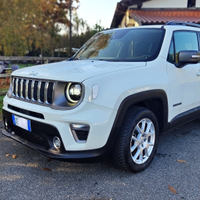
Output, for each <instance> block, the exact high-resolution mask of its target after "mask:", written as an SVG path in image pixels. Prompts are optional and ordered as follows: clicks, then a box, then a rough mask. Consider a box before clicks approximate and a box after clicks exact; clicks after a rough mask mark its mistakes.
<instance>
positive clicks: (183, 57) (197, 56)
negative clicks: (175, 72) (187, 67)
mask: <svg viewBox="0 0 200 200" xmlns="http://www.w3.org/2000/svg"><path fill="white" fill-rule="evenodd" d="M178 61H179V63H180V64H189V63H191V64H192V63H193V64H195V63H198V62H200V52H199V51H180V52H179V53H178Z"/></svg>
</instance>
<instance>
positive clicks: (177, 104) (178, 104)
mask: <svg viewBox="0 0 200 200" xmlns="http://www.w3.org/2000/svg"><path fill="white" fill-rule="evenodd" d="M180 105H182V102H180V103H176V104H174V105H173V107H176V106H180Z"/></svg>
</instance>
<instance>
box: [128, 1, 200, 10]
mask: <svg viewBox="0 0 200 200" xmlns="http://www.w3.org/2000/svg"><path fill="white" fill-rule="evenodd" d="M197 2H198V5H199V7H200V0H196V4H197ZM187 3H188V0H151V1H148V2H144V3H143V6H142V8H187ZM133 7H135V6H133ZM130 8H131V6H130Z"/></svg>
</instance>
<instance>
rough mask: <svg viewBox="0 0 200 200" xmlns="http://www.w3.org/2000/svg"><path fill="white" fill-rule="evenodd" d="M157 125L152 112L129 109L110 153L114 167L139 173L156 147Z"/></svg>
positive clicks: (142, 109) (134, 108)
mask: <svg viewBox="0 0 200 200" xmlns="http://www.w3.org/2000/svg"><path fill="white" fill-rule="evenodd" d="M158 135H159V133H158V123H157V119H156V116H155V115H154V113H153V112H152V111H150V110H149V109H146V108H142V107H133V108H131V109H130V110H129V111H128V113H127V115H126V117H125V119H124V121H123V124H122V127H121V130H120V132H119V134H118V138H117V142H116V144H115V146H114V149H113V152H112V159H113V162H114V165H115V166H117V167H118V168H121V169H123V170H125V171H132V172H140V171H142V170H144V169H145V168H147V166H148V165H149V164H150V163H151V161H152V160H153V157H154V155H155V152H156V149H157V146H158Z"/></svg>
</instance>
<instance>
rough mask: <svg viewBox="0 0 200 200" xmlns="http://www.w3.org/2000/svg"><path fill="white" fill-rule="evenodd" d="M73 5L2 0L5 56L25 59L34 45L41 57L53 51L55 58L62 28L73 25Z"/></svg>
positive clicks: (56, 0) (0, 26) (64, 1)
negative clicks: (26, 52) (70, 13)
mask: <svg viewBox="0 0 200 200" xmlns="http://www.w3.org/2000/svg"><path fill="white" fill-rule="evenodd" d="M69 1H70V0H29V1H27V0H0V38H2V39H1V40H0V46H1V48H0V50H1V49H3V51H4V54H5V55H24V53H25V51H26V50H27V49H30V48H31V46H32V43H33V42H34V43H35V46H36V48H40V49H41V53H42V52H43V50H45V49H49V48H51V50H52V55H53V52H54V47H55V43H56V42H57V40H58V39H59V37H58V32H59V30H60V29H59V24H64V25H66V26H69V23H70V22H69V19H68V11H69ZM78 1H79V0H72V3H73V2H78ZM72 5H73V4H72ZM73 9H76V8H75V7H73ZM47 41H50V42H47Z"/></svg>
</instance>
